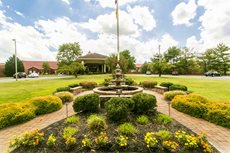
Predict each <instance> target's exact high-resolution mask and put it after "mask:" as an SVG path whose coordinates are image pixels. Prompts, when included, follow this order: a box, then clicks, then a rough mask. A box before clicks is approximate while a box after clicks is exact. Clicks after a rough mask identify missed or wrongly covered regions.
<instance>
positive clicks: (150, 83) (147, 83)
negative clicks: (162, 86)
mask: <svg viewBox="0 0 230 153" xmlns="http://www.w3.org/2000/svg"><path fill="white" fill-rule="evenodd" d="M141 84H142V86H143V87H144V88H154V87H155V86H156V85H157V82H156V81H143V82H142V83H141Z"/></svg>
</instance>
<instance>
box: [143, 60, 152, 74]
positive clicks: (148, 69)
mask: <svg viewBox="0 0 230 153" xmlns="http://www.w3.org/2000/svg"><path fill="white" fill-rule="evenodd" d="M150 70H151V68H150V64H149V63H147V62H145V63H144V64H143V65H142V66H141V73H143V74H146V72H147V71H150Z"/></svg>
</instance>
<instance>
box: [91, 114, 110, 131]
mask: <svg viewBox="0 0 230 153" xmlns="http://www.w3.org/2000/svg"><path fill="white" fill-rule="evenodd" d="M87 124H88V127H89V129H90V130H91V131H94V132H100V131H102V130H105V129H106V128H107V124H106V121H105V118H104V116H101V115H96V114H94V115H90V116H89V118H88V119H87Z"/></svg>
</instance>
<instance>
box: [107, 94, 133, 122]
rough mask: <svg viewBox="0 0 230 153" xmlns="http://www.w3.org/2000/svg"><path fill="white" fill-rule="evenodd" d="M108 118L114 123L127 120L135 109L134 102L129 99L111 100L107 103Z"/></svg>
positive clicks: (117, 98)
mask: <svg viewBox="0 0 230 153" xmlns="http://www.w3.org/2000/svg"><path fill="white" fill-rule="evenodd" d="M105 108H106V112H107V117H108V119H109V120H111V121H113V122H119V121H122V120H126V119H127V117H128V114H129V112H130V111H131V110H133V108H134V102H133V100H131V99H128V98H120V97H116V98H111V99H110V100H109V101H107V102H106V103H105Z"/></svg>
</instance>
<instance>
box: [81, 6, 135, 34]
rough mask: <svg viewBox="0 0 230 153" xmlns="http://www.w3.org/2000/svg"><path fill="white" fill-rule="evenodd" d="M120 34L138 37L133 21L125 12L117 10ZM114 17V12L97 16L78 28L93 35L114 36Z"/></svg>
mask: <svg viewBox="0 0 230 153" xmlns="http://www.w3.org/2000/svg"><path fill="white" fill-rule="evenodd" d="M119 20H120V22H119V23H120V34H121V35H132V36H134V37H137V36H138V35H139V31H138V26H137V25H136V24H135V23H134V22H133V19H132V18H131V17H130V16H129V14H128V13H127V12H125V11H122V10H119ZM116 24H117V23H116V15H115V12H112V13H110V14H104V15H99V16H98V17H97V18H96V19H89V21H88V22H86V23H81V24H80V26H81V27H83V28H86V29H89V30H90V31H92V32H95V33H106V34H116V26H117V25H116Z"/></svg>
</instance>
